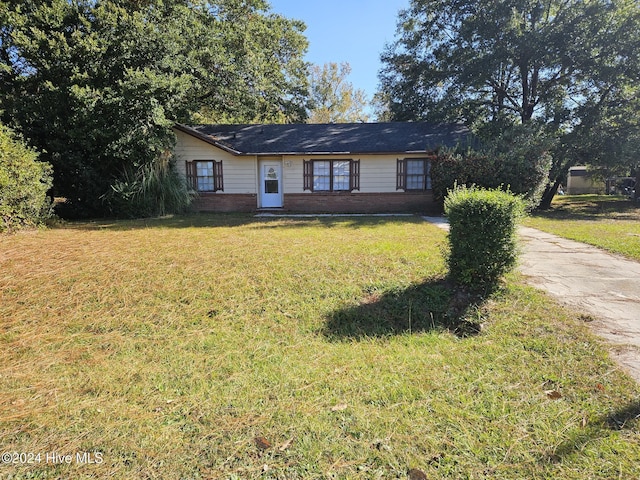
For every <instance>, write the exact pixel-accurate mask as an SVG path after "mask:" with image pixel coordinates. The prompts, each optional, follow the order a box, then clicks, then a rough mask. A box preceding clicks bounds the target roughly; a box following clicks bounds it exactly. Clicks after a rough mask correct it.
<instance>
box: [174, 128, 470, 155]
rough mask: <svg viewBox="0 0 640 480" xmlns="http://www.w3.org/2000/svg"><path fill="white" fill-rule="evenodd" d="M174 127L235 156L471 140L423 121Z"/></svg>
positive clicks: (433, 146) (425, 147) (388, 149)
mask: <svg viewBox="0 0 640 480" xmlns="http://www.w3.org/2000/svg"><path fill="white" fill-rule="evenodd" d="M176 128H178V129H179V130H181V131H183V132H185V133H188V134H190V135H193V136H195V137H197V138H200V139H201V140H204V141H206V142H208V143H211V144H213V145H216V146H218V147H220V148H223V149H225V150H227V151H230V152H232V153H234V154H237V155H252V154H313V153H316V154H318V153H359V154H366V153H400V152H402V153H407V152H431V151H434V150H437V149H438V148H440V147H454V146H456V145H458V144H465V143H468V142H469V141H471V132H470V131H469V129H468V128H467V127H465V126H464V125H460V124H431V123H424V122H410V123H400V122H398V123H336V124H292V125H195V126H186V125H177V126H176Z"/></svg>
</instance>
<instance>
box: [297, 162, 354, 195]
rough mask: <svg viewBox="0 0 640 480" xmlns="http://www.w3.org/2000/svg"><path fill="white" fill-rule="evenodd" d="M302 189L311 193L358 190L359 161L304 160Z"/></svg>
mask: <svg viewBox="0 0 640 480" xmlns="http://www.w3.org/2000/svg"><path fill="white" fill-rule="evenodd" d="M304 189H305V190H311V191H312V192H351V191H353V190H360V160H305V162H304Z"/></svg>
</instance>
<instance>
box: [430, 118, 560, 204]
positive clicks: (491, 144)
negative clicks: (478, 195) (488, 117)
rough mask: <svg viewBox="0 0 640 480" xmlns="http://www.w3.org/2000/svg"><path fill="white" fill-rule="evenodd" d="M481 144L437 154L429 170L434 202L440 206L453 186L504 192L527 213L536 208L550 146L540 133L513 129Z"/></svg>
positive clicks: (548, 161) (540, 195) (549, 158)
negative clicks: (522, 204)
mask: <svg viewBox="0 0 640 480" xmlns="http://www.w3.org/2000/svg"><path fill="white" fill-rule="evenodd" d="M488 136H489V135H486V134H485V137H488ZM481 141H482V147H480V148H478V149H460V148H458V149H442V150H441V151H440V152H439V153H438V155H437V157H436V158H435V159H434V161H433V162H432V166H431V180H432V186H433V187H432V188H433V194H434V199H435V200H436V201H437V202H439V203H440V204H441V205H442V203H443V202H444V199H445V197H446V195H447V192H448V191H449V190H451V189H453V188H454V185H456V184H457V185H467V186H471V185H477V186H480V187H483V188H489V189H502V190H508V191H510V192H512V193H515V194H517V195H520V196H522V198H523V199H524V200H525V202H526V206H527V208H528V209H533V208H534V207H536V206H537V205H538V204H539V202H540V199H541V197H542V194H543V192H544V188H545V186H546V185H547V183H548V179H549V169H550V168H551V155H550V154H549V151H550V148H551V144H550V140H549V139H548V137H547V136H545V135H544V132H539V131H537V130H535V129H533V127H528V126H527V127H520V128H515V127H514V128H512V129H509V130H504V131H502V132H501V133H499V134H497V135H493V136H491V137H490V138H484V139H482V140H481Z"/></svg>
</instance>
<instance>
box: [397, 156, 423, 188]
mask: <svg viewBox="0 0 640 480" xmlns="http://www.w3.org/2000/svg"><path fill="white" fill-rule="evenodd" d="M430 170H431V162H430V161H429V160H428V159H426V158H405V159H398V167H397V180H396V190H405V191H410V190H413V191H415V190H431V175H430Z"/></svg>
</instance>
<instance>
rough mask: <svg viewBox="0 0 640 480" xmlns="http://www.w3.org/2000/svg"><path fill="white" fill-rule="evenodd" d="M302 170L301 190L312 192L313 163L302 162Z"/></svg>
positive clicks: (308, 161)
mask: <svg viewBox="0 0 640 480" xmlns="http://www.w3.org/2000/svg"><path fill="white" fill-rule="evenodd" d="M302 170H303V173H302V176H303V183H304V187H303V190H310V191H312V192H313V162H312V161H311V160H303V162H302Z"/></svg>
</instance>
